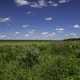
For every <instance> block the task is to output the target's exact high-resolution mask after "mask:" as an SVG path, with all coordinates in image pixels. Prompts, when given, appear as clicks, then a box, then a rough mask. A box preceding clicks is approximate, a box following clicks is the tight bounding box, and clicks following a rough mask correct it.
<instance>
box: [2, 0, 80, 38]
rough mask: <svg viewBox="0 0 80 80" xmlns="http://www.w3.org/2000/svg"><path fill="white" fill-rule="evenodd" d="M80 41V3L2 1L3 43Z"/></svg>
mask: <svg viewBox="0 0 80 80" xmlns="http://www.w3.org/2000/svg"><path fill="white" fill-rule="evenodd" d="M78 37H79V38H80V0H0V39H64V38H78Z"/></svg>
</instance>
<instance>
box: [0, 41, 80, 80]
mask: <svg viewBox="0 0 80 80" xmlns="http://www.w3.org/2000/svg"><path fill="white" fill-rule="evenodd" d="M0 80H80V40H78V41H76V40H75V41H46V40H45V41H44V40H42V41H36V40H35V41H26V40H24V41H19V40H17V41H0Z"/></svg>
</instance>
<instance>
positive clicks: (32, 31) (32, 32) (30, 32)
mask: <svg viewBox="0 0 80 80" xmlns="http://www.w3.org/2000/svg"><path fill="white" fill-rule="evenodd" d="M35 32H36V30H35V29H32V30H31V31H29V32H28V33H29V34H34V33H35Z"/></svg>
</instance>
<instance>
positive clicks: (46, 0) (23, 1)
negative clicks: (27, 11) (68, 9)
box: [15, 0, 71, 8]
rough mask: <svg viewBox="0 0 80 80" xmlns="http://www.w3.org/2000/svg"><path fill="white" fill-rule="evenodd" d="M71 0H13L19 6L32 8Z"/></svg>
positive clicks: (55, 4) (56, 4)
mask: <svg viewBox="0 0 80 80" xmlns="http://www.w3.org/2000/svg"><path fill="white" fill-rule="evenodd" d="M69 1H71V0H57V1H56V0H32V1H29V0H15V2H16V3H17V4H18V5H19V6H24V5H25V6H30V7H33V8H43V7H49V6H54V7H56V6H58V5H59V4H62V3H68V2H69Z"/></svg>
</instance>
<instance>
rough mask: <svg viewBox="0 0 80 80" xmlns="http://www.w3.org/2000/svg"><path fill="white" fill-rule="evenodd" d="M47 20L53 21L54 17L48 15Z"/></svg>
mask: <svg viewBox="0 0 80 80" xmlns="http://www.w3.org/2000/svg"><path fill="white" fill-rule="evenodd" d="M45 20H46V21H52V20H53V18H52V17H46V18H45Z"/></svg>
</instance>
